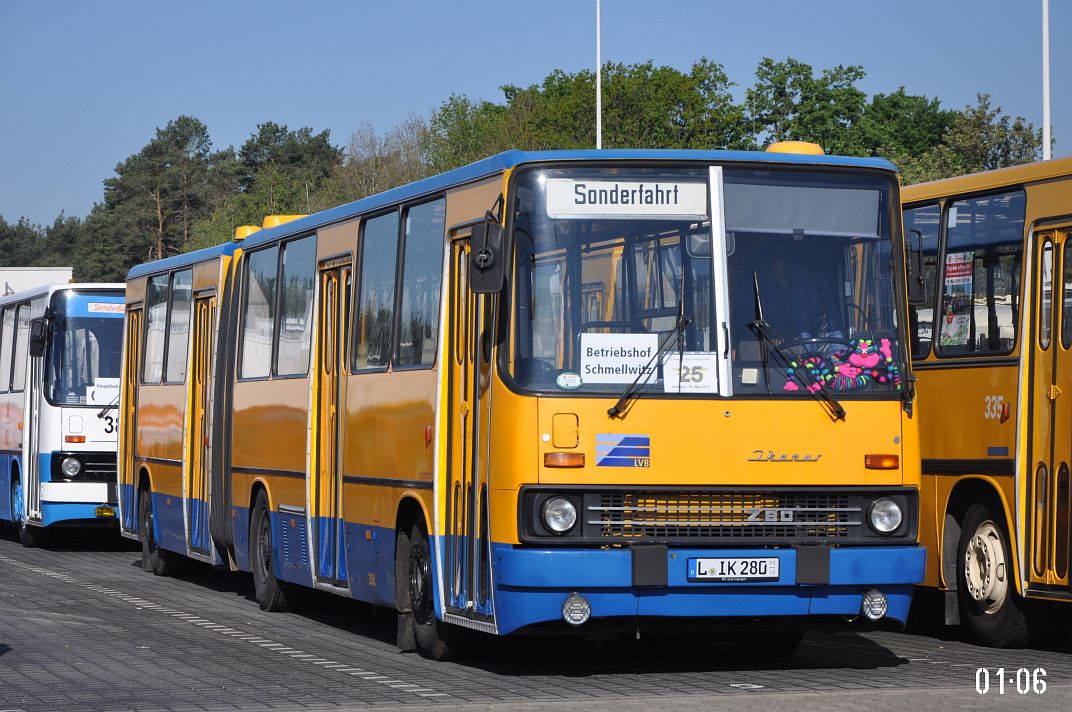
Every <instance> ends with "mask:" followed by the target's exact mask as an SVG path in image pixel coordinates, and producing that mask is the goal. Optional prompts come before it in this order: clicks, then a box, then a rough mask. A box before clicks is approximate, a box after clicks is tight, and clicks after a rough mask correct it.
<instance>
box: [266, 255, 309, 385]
mask: <svg viewBox="0 0 1072 712" xmlns="http://www.w3.org/2000/svg"><path fill="white" fill-rule="evenodd" d="M315 278H316V237H314V236H309V237H305V238H302V239H300V240H295V241H294V242H288V243H287V244H286V245H284V246H283V297H282V305H281V314H280V318H279V348H278V349H277V351H276V364H275V372H276V373H277V374H279V375H280V376H293V375H299V374H301V375H305V374H306V373H307V372H308V371H309V348H310V343H311V339H312V334H313V314H312V309H313V283H314V280H315Z"/></svg>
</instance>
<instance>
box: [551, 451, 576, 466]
mask: <svg viewBox="0 0 1072 712" xmlns="http://www.w3.org/2000/svg"><path fill="white" fill-rule="evenodd" d="M543 466H544V467H584V453H583V452H545V453H544V454H543Z"/></svg>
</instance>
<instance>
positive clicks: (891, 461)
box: [864, 454, 901, 470]
mask: <svg viewBox="0 0 1072 712" xmlns="http://www.w3.org/2000/svg"><path fill="white" fill-rule="evenodd" d="M900 463H901V458H899V457H898V456H897V455H874V454H872V455H864V467H866V468H867V469H869V470H896V469H897V468H898V467H899V466H900Z"/></svg>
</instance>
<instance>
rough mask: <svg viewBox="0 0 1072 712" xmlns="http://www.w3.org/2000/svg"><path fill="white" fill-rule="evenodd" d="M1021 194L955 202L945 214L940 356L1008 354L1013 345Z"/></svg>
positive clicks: (1019, 262)
mask: <svg viewBox="0 0 1072 712" xmlns="http://www.w3.org/2000/svg"><path fill="white" fill-rule="evenodd" d="M1025 204H1026V199H1025V196H1024V192H1023V191H1015V192H1011V193H1001V194H998V195H987V196H983V197H979V198H971V199H968V200H958V201H956V202H954V203H953V204H952V205H949V206H947V208H946V217H945V220H946V235H947V238H946V250H945V265H944V271H943V279H942V286H941V302H940V307H939V310H938V323H939V324H940V327H939V329H938V334H939V335H938V351H939V353H941V354H942V355H943V356H957V355H975V354H1007V353H1010V352H1011V351H1012V349H1013V345H1014V344H1015V343H1016V327H1017V324H1018V323H1019V306H1020V305H1019V298H1020V279H1021V276H1020V275H1021V266H1022V261H1023V260H1022V258H1023V237H1024V207H1025Z"/></svg>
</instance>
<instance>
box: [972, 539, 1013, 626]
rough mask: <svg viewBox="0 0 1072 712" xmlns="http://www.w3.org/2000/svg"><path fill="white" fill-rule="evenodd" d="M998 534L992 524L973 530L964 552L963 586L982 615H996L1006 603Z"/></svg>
mask: <svg viewBox="0 0 1072 712" xmlns="http://www.w3.org/2000/svg"><path fill="white" fill-rule="evenodd" d="M1006 571H1007V566H1006V563H1005V549H1004V547H1003V546H1002V544H1001V534H1000V532H999V531H998V529H997V527H996V526H995V525H994V523H993V522H992V521H989V520H987V521H985V522H983V523H981V524H980V525H979V528H978V529H976V530H975V534H974V535H973V536H972V538H971V539H970V540H969V541H968V547H967V549H966V550H965V552H964V585H965V588H966V589H967V591H968V595H970V596H971V597H972V600H974V601H975V602H976V603H977V604H978V605H979V608H980V609H981V610H982V611H983V612H984V613H996V612H997V611H998V609H1000V608H1001V606H1002V604H1003V603H1004V602H1005V597H1006V595H1008V590H1009V584H1008V578H1007V577H1006Z"/></svg>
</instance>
